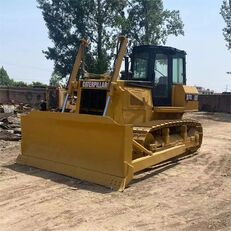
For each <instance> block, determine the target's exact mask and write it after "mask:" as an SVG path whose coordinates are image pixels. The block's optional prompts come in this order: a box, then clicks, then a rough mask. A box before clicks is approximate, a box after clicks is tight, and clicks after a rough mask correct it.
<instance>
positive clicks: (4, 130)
mask: <svg viewBox="0 0 231 231" xmlns="http://www.w3.org/2000/svg"><path fill="white" fill-rule="evenodd" d="M30 110H31V108H30V106H29V105H16V106H15V105H1V106H0V140H5V141H18V140H21V126H20V116H21V113H26V112H28V111H30Z"/></svg>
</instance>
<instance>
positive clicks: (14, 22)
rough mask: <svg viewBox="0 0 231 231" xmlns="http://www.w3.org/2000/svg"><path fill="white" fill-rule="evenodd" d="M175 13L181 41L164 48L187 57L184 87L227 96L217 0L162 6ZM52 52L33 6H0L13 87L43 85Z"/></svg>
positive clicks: (2, 51) (19, 0)
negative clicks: (17, 83) (181, 31)
mask: <svg viewBox="0 0 231 231" xmlns="http://www.w3.org/2000/svg"><path fill="white" fill-rule="evenodd" d="M163 2H164V6H165V8H166V9H169V10H179V11H180V14H181V18H182V20H183V22H184V25H185V26H184V31H185V36H179V37H174V36H170V37H169V38H168V41H167V44H166V45H168V46H173V47H176V48H179V49H182V50H185V51H186V52H187V81H188V84H189V85H197V86H202V87H204V88H206V89H207V88H209V89H212V90H215V91H216V92H222V91H225V90H226V89H227V90H228V91H231V75H228V74H227V72H228V71H231V52H230V51H228V50H227V47H226V43H225V41H224V38H223V35H222V29H223V28H224V26H225V24H224V21H223V18H222V17H221V15H220V14H219V12H220V6H221V4H222V0H163ZM48 46H52V42H51V41H50V40H49V38H48V30H47V28H46V25H45V23H44V20H43V17H42V14H41V10H40V9H38V8H37V3H36V0H0V66H3V67H4V68H5V69H6V70H7V72H8V75H9V76H10V78H13V79H14V80H17V81H19V80H20V81H25V82H32V81H40V82H43V83H48V82H49V79H50V77H51V74H52V71H53V62H52V61H50V60H47V59H46V58H45V55H44V54H43V53H42V50H46V49H47V47H48Z"/></svg>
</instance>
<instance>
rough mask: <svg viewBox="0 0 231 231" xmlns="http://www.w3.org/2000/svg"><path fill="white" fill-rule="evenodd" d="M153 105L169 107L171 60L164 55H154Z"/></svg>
mask: <svg viewBox="0 0 231 231" xmlns="http://www.w3.org/2000/svg"><path fill="white" fill-rule="evenodd" d="M153 68H154V70H153V75H154V81H153V103H154V106H171V98H172V97H171V95H172V94H171V93H172V87H171V86H172V77H171V76H172V73H171V59H170V58H169V56H168V55H166V54H158V53H157V54H156V55H155V59H154V66H153Z"/></svg>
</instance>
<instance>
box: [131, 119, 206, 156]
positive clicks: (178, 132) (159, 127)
mask: <svg viewBox="0 0 231 231" xmlns="http://www.w3.org/2000/svg"><path fill="white" fill-rule="evenodd" d="M133 138H134V140H135V141H137V142H139V143H140V144H141V145H143V146H144V147H145V148H147V149H148V150H151V151H153V152H155V151H157V150H163V149H167V148H169V147H172V146H174V145H178V144H186V145H187V147H188V150H189V151H191V152H194V151H196V150H197V149H198V148H200V146H201V143H202V138H203V129H202V126H201V123H199V122H198V121H194V120H190V119H184V120H156V121H151V122H148V123H144V124H140V125H137V126H134V127H133Z"/></svg>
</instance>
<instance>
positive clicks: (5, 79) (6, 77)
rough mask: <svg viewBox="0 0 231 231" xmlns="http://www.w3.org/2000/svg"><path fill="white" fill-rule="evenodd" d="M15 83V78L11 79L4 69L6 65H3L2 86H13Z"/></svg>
mask: <svg viewBox="0 0 231 231" xmlns="http://www.w3.org/2000/svg"><path fill="white" fill-rule="evenodd" d="M13 83H14V80H13V79H10V77H9V75H8V74H7V71H6V70H5V69H4V67H1V69H0V86H12V85H13Z"/></svg>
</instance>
